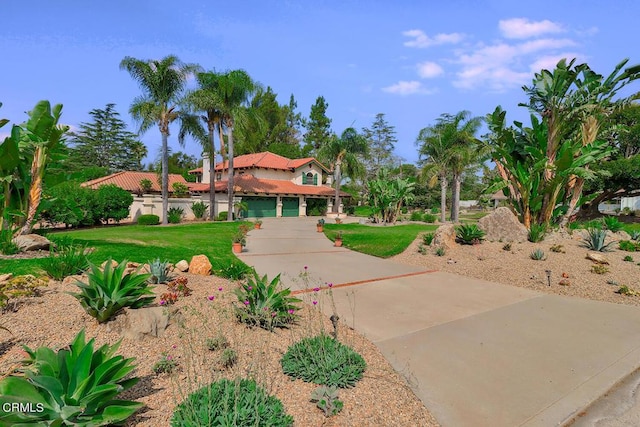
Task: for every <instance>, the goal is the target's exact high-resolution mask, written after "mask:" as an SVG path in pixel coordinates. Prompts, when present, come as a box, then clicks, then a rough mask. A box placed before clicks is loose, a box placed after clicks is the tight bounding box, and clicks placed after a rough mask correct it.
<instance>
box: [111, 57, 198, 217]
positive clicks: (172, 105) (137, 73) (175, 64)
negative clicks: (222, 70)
mask: <svg viewBox="0 0 640 427" xmlns="http://www.w3.org/2000/svg"><path fill="white" fill-rule="evenodd" d="M120 69H123V70H126V71H127V72H129V74H130V75H131V77H133V79H134V80H136V81H137V82H138V84H139V85H140V88H141V89H142V95H141V96H138V97H137V98H135V99H134V100H133V103H132V104H131V107H130V108H129V113H130V114H131V116H132V117H133V119H134V120H136V121H137V122H138V123H139V133H144V132H146V131H147V130H149V129H150V128H151V127H152V126H153V125H158V128H159V129H160V134H161V135H162V213H163V215H162V224H167V223H168V220H167V210H168V207H169V153H168V139H169V125H170V124H171V123H172V122H174V121H175V120H177V119H182V118H184V119H185V120H183V121H182V124H183V125H185V126H189V125H193V120H192V117H187V116H185V115H183V114H182V112H181V111H180V110H179V109H178V104H179V103H180V100H181V97H182V96H183V93H184V89H185V86H186V84H187V79H188V78H189V76H190V75H192V74H193V73H195V72H196V71H198V70H199V67H198V66H197V65H193V64H184V63H182V62H181V61H180V60H179V59H178V58H177V57H176V56H174V55H169V56H166V57H165V58H163V59H161V60H156V59H150V60H141V59H136V58H132V57H130V56H127V57H125V58H124V59H123V60H122V61H121V62H120Z"/></svg>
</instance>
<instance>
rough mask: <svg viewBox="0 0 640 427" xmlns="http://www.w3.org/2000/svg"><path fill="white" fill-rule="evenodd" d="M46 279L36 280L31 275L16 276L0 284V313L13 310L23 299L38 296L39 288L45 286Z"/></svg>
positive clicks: (39, 293)
mask: <svg viewBox="0 0 640 427" xmlns="http://www.w3.org/2000/svg"><path fill="white" fill-rule="evenodd" d="M47 284H48V280H47V278H46V277H43V278H38V277H35V276H33V275H31V274H27V275H25V276H16V277H14V278H12V279H10V280H9V281H7V282H4V283H1V284H0V311H5V310H9V309H10V310H15V309H17V306H18V301H19V299H20V298H23V297H35V296H40V295H41V291H40V288H42V287H44V286H47Z"/></svg>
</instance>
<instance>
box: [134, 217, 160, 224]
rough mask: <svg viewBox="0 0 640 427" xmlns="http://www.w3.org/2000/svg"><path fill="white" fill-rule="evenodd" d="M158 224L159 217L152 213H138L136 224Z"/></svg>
mask: <svg viewBox="0 0 640 427" xmlns="http://www.w3.org/2000/svg"><path fill="white" fill-rule="evenodd" d="M158 224H160V217H159V216H158V215H153V214H145V215H140V216H139V217H138V225H158Z"/></svg>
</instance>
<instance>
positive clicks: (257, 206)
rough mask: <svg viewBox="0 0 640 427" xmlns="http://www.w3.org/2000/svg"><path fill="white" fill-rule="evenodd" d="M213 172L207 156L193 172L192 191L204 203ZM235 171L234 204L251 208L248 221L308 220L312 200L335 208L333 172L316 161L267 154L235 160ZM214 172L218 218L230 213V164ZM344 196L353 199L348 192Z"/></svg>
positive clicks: (309, 158) (340, 208) (329, 208)
mask: <svg viewBox="0 0 640 427" xmlns="http://www.w3.org/2000/svg"><path fill="white" fill-rule="evenodd" d="M209 169H210V163H209V159H208V158H207V157H206V156H205V157H204V158H203V165H202V167H201V168H198V169H194V170H192V171H189V173H191V174H194V175H196V182H195V183H189V184H188V186H189V190H190V191H191V193H192V195H201V196H202V198H203V199H204V200H206V199H207V198H208V193H209V178H210V175H209ZM233 169H234V193H235V194H234V196H235V200H234V201H235V202H244V203H246V204H247V206H248V209H247V210H246V211H245V212H244V215H243V216H244V217H247V218H261V217H293V216H306V215H307V201H309V200H310V199H325V200H327V208H328V210H329V211H331V209H332V207H333V199H334V197H335V189H333V188H331V171H330V170H329V169H327V168H326V167H325V166H324V165H322V164H321V163H320V162H319V161H318V160H316V159H315V158H313V157H306V158H302V159H288V158H286V157H283V156H279V155H277V154H274V153H271V152H268V151H265V152H262V153H254V154H245V155H242V156H238V157H235V158H234V160H233ZM214 171H215V172H214V173H215V174H216V176H215V182H216V186H215V188H216V190H215V191H216V205H217V206H216V214H217V212H222V211H226V210H227V200H228V199H227V187H228V179H229V165H228V162H226V161H225V162H224V163H222V162H221V163H218V164H216V165H215V168H214ZM217 193H220V195H219V196H218V195H217ZM340 194H341V197H350V195H349V194H347V193H344V192H341V193H340ZM339 212H342V206H340V207H339Z"/></svg>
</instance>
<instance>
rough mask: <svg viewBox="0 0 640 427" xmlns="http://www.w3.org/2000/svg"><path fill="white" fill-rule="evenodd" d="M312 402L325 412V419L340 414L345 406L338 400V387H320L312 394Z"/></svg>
mask: <svg viewBox="0 0 640 427" xmlns="http://www.w3.org/2000/svg"><path fill="white" fill-rule="evenodd" d="M311 402H313V403H315V404H316V406H317V407H318V408H319V409H321V410H322V412H324V416H325V417H330V416H332V415H336V414H338V413H339V412H340V411H342V407H343V406H344V405H343V403H342V401H341V400H340V399H338V389H337V388H336V387H326V386H320V387H318V388H317V389H315V390H314V391H313V393H311Z"/></svg>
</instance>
